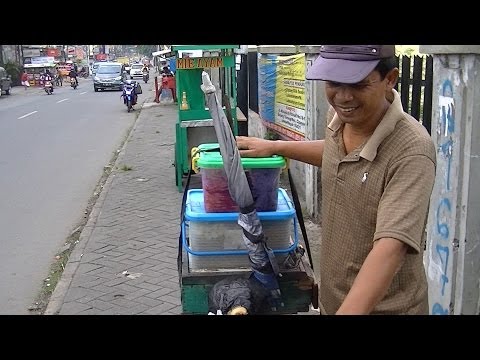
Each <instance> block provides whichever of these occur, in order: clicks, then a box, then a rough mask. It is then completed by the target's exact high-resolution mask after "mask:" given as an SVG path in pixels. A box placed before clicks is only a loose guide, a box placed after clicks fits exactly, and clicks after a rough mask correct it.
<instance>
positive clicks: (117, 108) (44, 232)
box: [0, 79, 150, 314]
mask: <svg viewBox="0 0 480 360" xmlns="http://www.w3.org/2000/svg"><path fill="white" fill-rule="evenodd" d="M145 85H146V86H145V87H147V86H148V87H150V84H148V85H147V84H145ZM145 87H143V89H144V93H145ZM120 94H121V92H119V91H104V92H97V93H95V92H94V91H93V84H92V80H91V79H80V86H79V87H78V88H77V89H76V90H74V89H73V88H71V87H70V86H69V83H68V82H67V83H65V82H64V86H63V87H59V88H56V89H55V91H54V93H53V94H52V95H47V94H46V93H45V92H43V91H42V90H41V89H38V88H29V89H27V90H26V91H25V90H24V89H23V87H14V88H13V89H12V94H11V95H9V96H2V97H0V199H1V201H0V314H28V313H29V311H28V307H30V306H31V305H32V303H33V301H34V300H35V298H36V296H37V294H38V292H39V291H40V289H41V285H42V281H43V280H44V279H45V278H47V277H48V271H49V268H50V265H51V263H52V261H53V260H54V257H55V255H56V254H57V252H58V250H59V249H61V248H62V247H63V246H64V243H65V240H66V238H67V237H68V236H69V235H70V233H71V232H72V231H73V230H74V229H75V227H76V225H77V224H78V223H79V222H80V221H81V220H82V218H83V216H84V211H85V209H86V207H87V204H88V199H89V198H90V197H91V196H92V195H93V192H94V189H95V186H96V184H97V182H98V181H99V180H100V178H101V176H102V173H103V168H104V166H105V165H107V164H108V163H109V161H110V159H111V158H112V156H113V154H114V153H115V152H116V150H117V149H118V148H119V146H120V145H121V144H122V142H123V140H124V138H125V136H126V135H127V132H128V130H129V129H130V127H131V126H132V125H133V123H134V120H135V118H136V116H137V113H138V111H133V112H131V113H127V111H126V107H125V106H124V105H123V102H122V100H121V98H120ZM141 96H142V95H140V97H141Z"/></svg>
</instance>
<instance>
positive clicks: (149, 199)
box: [45, 84, 182, 315]
mask: <svg viewBox="0 0 480 360" xmlns="http://www.w3.org/2000/svg"><path fill="white" fill-rule="evenodd" d="M149 85H150V84H149ZM143 88H144V92H143V96H145V95H146V96H145V99H146V100H145V103H144V104H143V108H142V109H141V110H140V115H139V117H138V119H137V121H136V124H135V126H134V128H133V129H132V131H131V133H130V135H129V138H128V139H127V141H126V143H125V146H124V148H123V149H122V150H121V152H120V153H119V156H118V158H117V161H116V164H115V167H114V169H113V171H112V173H111V174H110V176H109V178H108V180H107V182H106V183H105V186H104V188H103V191H102V192H101V194H100V196H99V198H98V200H97V202H96V204H95V206H94V208H93V210H92V212H91V214H90V217H89V220H88V223H87V224H86V226H85V228H84V229H83V231H82V233H81V235H80V238H79V242H78V243H77V244H76V246H75V248H74V250H73V252H72V254H71V255H70V258H69V260H68V263H67V265H66V267H65V271H64V273H63V274H62V278H61V279H60V281H59V282H58V284H57V286H56V288H55V291H54V293H53V294H52V297H51V298H50V302H49V304H48V306H47V309H46V311H45V315H53V314H59V315H67V314H68V315H74V314H75V315H77V314H78V315H80V314H81V315H84V314H85V315H86V314H89V315H107V314H117V315H137V314H148V315H167V314H169V315H173V314H181V311H182V310H181V302H180V287H179V284H178V273H177V263H176V259H177V244H178V235H179V213H180V205H181V200H182V193H179V192H178V189H177V187H176V185H175V171H174V167H173V163H174V144H175V123H176V121H177V109H178V108H177V105H164V104H156V103H154V102H153V99H154V92H152V91H145V90H147V89H149V88H150V86H144V87H143ZM152 94H153V95H152ZM136 108H137V109H140V107H138V106H137V107H136ZM136 111H139V110H136ZM123 165H127V166H129V167H131V168H132V169H131V170H129V171H123V170H121V168H122V166H123Z"/></svg>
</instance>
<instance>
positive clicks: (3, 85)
mask: <svg viewBox="0 0 480 360" xmlns="http://www.w3.org/2000/svg"><path fill="white" fill-rule="evenodd" d="M10 90H12V77H11V76H10V75H8V74H7V71H6V70H5V68H3V67H0V96H2V95H4V94H5V95H10Z"/></svg>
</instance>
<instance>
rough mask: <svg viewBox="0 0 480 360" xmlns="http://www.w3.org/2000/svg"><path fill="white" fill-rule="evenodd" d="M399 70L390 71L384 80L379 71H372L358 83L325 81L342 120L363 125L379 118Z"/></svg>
mask: <svg viewBox="0 0 480 360" xmlns="http://www.w3.org/2000/svg"><path fill="white" fill-rule="evenodd" d="M397 74H398V70H396V69H394V70H392V71H390V72H389V73H388V74H387V76H386V77H385V78H384V79H383V80H382V79H381V78H380V73H379V72H378V71H372V72H371V73H370V74H369V75H368V76H367V77H366V78H365V79H363V80H362V81H360V82H358V83H356V84H341V83H335V82H332V81H326V82H325V92H326V96H327V99H328V102H329V103H330V105H332V106H333V107H334V109H335V111H336V113H337V115H338V116H339V118H340V120H342V121H343V122H344V123H347V124H353V125H362V124H366V123H368V122H369V121H372V120H373V119H375V120H376V119H377V118H378V116H379V114H381V113H382V112H383V110H384V108H385V101H386V100H385V96H386V94H387V93H388V92H390V91H391V90H392V89H393V86H394V85H395V82H396V76H398V75H397Z"/></svg>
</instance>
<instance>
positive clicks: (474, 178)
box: [420, 45, 480, 315]
mask: <svg viewBox="0 0 480 360" xmlns="http://www.w3.org/2000/svg"><path fill="white" fill-rule="evenodd" d="M420 51H421V52H422V53H428V54H433V55H434V58H433V67H434V72H433V73H434V78H433V97H432V99H433V112H432V138H433V140H434V142H435V146H436V147H437V150H438V151H437V173H436V179H435V186H434V190H433V193H432V197H431V201H430V211H429V218H428V226H427V235H428V236H427V237H428V239H427V251H426V253H425V266H426V270H427V277H428V280H429V300H430V313H431V314H477V315H478V314H479V303H480V300H479V299H480V296H479V295H480V292H479V279H480V246H479V245H480V220H479V215H478V214H479V212H480V102H479V101H478V99H480V77H479V71H480V55H479V54H480V46H477V45H467V46H457V45H455V46H454V45H446V46H438V45H436V46H421V47H420Z"/></svg>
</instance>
